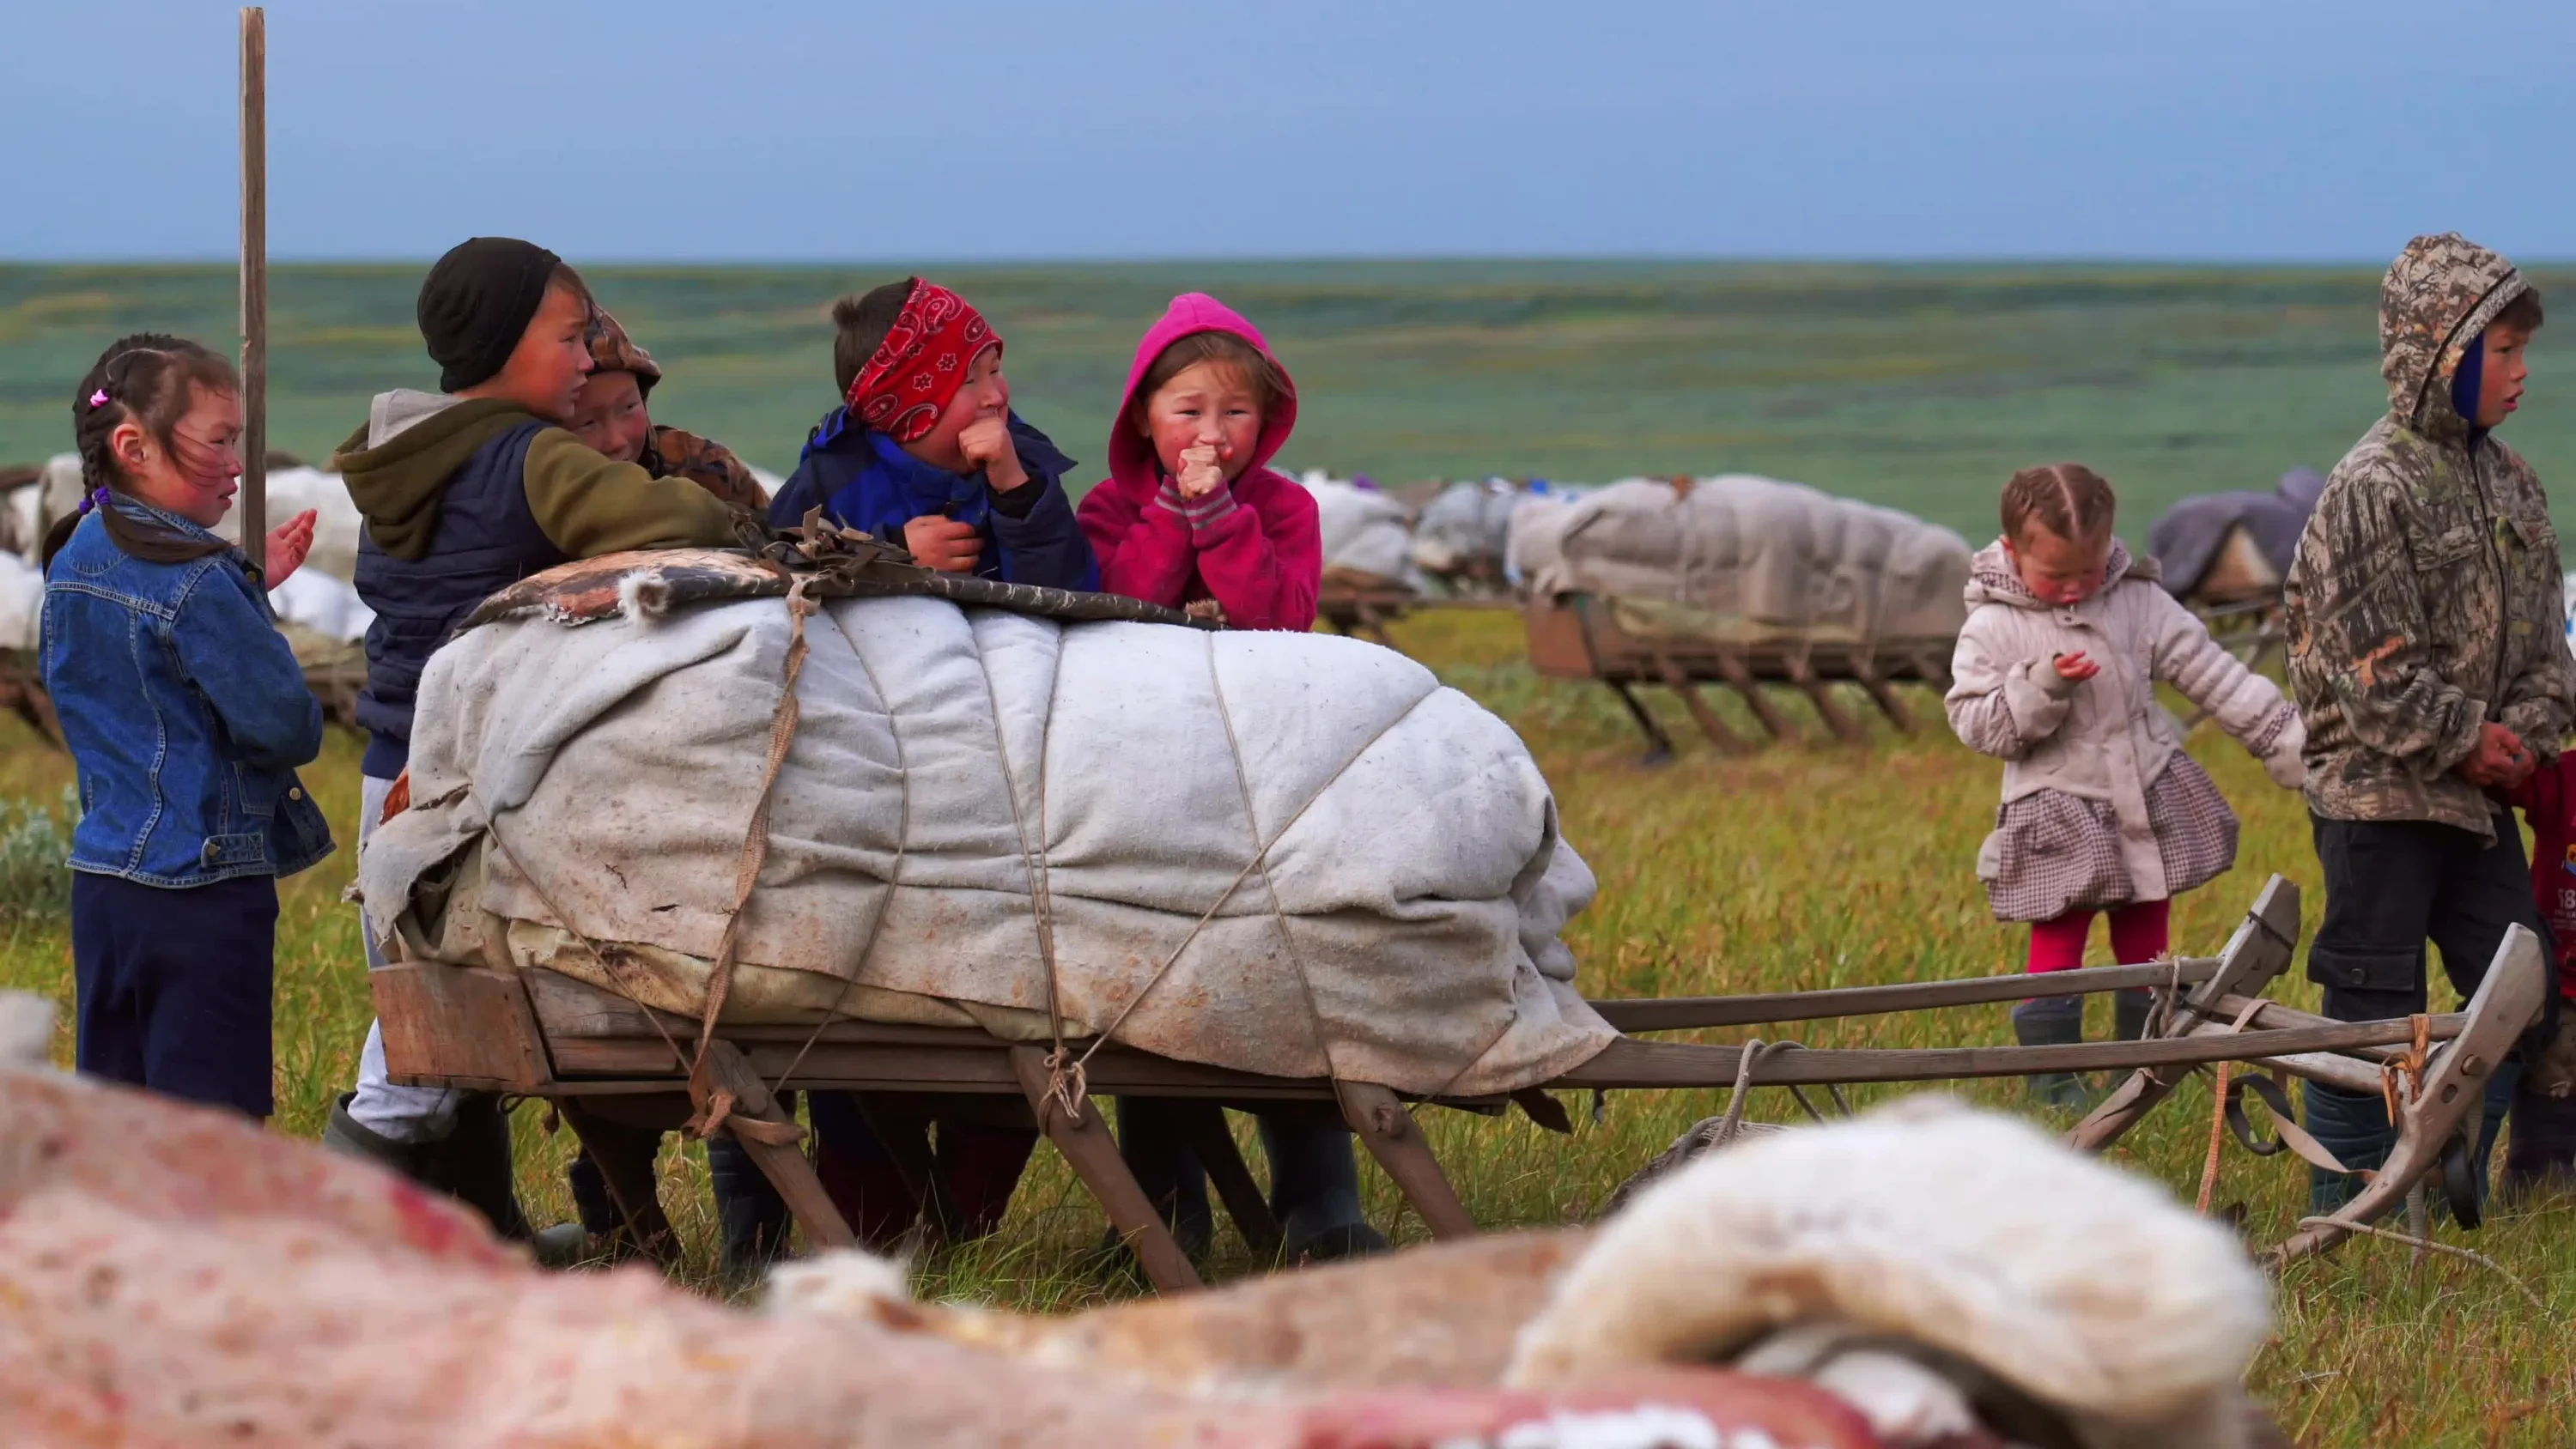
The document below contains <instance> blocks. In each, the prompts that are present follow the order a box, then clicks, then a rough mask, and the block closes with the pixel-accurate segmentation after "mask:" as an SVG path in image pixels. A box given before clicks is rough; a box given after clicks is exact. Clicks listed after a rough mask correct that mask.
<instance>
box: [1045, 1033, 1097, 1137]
mask: <svg viewBox="0 0 2576 1449" xmlns="http://www.w3.org/2000/svg"><path fill="white" fill-rule="evenodd" d="M1046 1068H1047V1084H1046V1096H1045V1099H1044V1100H1045V1102H1046V1104H1047V1105H1048V1106H1050V1107H1054V1108H1056V1109H1057V1110H1059V1111H1061V1112H1063V1113H1064V1120H1066V1121H1067V1122H1079V1121H1081V1120H1082V1106H1083V1103H1084V1101H1085V1100H1086V1099H1088V1098H1089V1097H1090V1096H1091V1081H1090V1077H1089V1076H1088V1074H1087V1073H1085V1072H1084V1070H1083V1066H1082V1059H1081V1058H1080V1057H1077V1056H1075V1055H1074V1054H1073V1049H1072V1048H1071V1047H1068V1046H1065V1045H1064V1044H1063V1043H1061V1042H1059V1043H1057V1045H1056V1048H1055V1050H1053V1051H1051V1052H1048V1053H1047V1056H1046Z"/></svg>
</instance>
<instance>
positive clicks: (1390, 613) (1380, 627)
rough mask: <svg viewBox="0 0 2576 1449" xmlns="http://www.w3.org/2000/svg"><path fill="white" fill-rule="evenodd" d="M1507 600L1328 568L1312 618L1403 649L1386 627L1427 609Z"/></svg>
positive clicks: (1501, 604)
mask: <svg viewBox="0 0 2576 1449" xmlns="http://www.w3.org/2000/svg"><path fill="white" fill-rule="evenodd" d="M1512 607H1514V606H1513V604H1512V602H1511V601H1510V600H1509V599H1502V598H1484V597H1479V596H1473V595H1460V594H1421V593H1415V592H1413V591H1412V590H1410V589H1401V588H1397V587H1396V586H1394V585H1392V584H1389V583H1386V582H1384V581H1382V580H1375V579H1370V578H1367V577H1366V576H1363V575H1350V576H1336V575H1335V574H1334V573H1333V572H1332V571H1330V570H1327V571H1326V572H1325V574H1324V584H1323V588H1322V590H1321V591H1320V592H1318V593H1317V594H1316V595H1315V617H1316V618H1318V619H1320V620H1322V621H1323V624H1324V627H1326V628H1328V629H1330V630H1332V631H1333V632H1334V633H1336V634H1345V635H1349V636H1351V637H1353V638H1364V639H1367V640H1368V641H1370V642H1371V643H1374V644H1383V645H1385V646H1386V647H1387V648H1389V649H1394V650H1397V651H1399V652H1401V651H1402V649H1403V646H1402V645H1400V644H1398V643H1396V642H1395V639H1394V637H1393V636H1391V635H1389V634H1388V633H1387V632H1386V626H1387V625H1389V624H1392V623H1394V622H1395V621H1396V620H1398V619H1402V618H1404V617H1405V616H1407V615H1409V614H1414V613H1417V612H1420V611H1422V610H1426V609H1508V608H1512Z"/></svg>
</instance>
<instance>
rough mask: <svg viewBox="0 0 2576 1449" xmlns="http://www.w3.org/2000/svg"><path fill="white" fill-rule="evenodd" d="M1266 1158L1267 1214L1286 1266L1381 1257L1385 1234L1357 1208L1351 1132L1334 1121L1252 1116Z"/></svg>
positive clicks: (1357, 1182)
mask: <svg viewBox="0 0 2576 1449" xmlns="http://www.w3.org/2000/svg"><path fill="white" fill-rule="evenodd" d="M1253 1123H1254V1125H1255V1126H1257V1127H1258V1128H1259V1129H1260V1131H1261V1150H1262V1151H1263V1152H1265V1153H1267V1154H1269V1157H1270V1215H1271V1216H1272V1217H1274V1218H1277V1219H1278V1220H1279V1236H1280V1239H1281V1244H1282V1249H1283V1251H1284V1253H1285V1255H1286V1257H1287V1259H1288V1261H1289V1262H1291V1263H1328V1262H1331V1261H1333V1260H1334V1259H1336V1258H1356V1257H1360V1256H1362V1255H1364V1254H1369V1253H1383V1252H1385V1251H1386V1250H1387V1247H1388V1244H1387V1241H1386V1235H1385V1234H1383V1233H1381V1232H1379V1231H1378V1230H1377V1229H1375V1228H1373V1227H1370V1226H1369V1222H1368V1218H1367V1216H1366V1215H1365V1214H1363V1213H1362V1212H1361V1210H1360V1164H1359V1154H1358V1148H1357V1144H1356V1143H1355V1142H1354V1140H1353V1137H1352V1133H1351V1130H1350V1129H1349V1128H1348V1127H1343V1126H1340V1125H1338V1124H1335V1123H1329V1122H1320V1121H1314V1120H1311V1119H1308V1118H1304V1117H1299V1116H1294V1115H1286V1114H1271V1113H1255V1114H1254V1116H1253Z"/></svg>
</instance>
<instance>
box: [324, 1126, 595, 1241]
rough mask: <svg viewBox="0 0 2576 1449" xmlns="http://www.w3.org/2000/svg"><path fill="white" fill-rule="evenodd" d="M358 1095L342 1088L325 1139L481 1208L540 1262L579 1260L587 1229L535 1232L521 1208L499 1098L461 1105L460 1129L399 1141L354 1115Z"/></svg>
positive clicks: (568, 1225)
mask: <svg viewBox="0 0 2576 1449" xmlns="http://www.w3.org/2000/svg"><path fill="white" fill-rule="evenodd" d="M356 1095H357V1094H356V1093H354V1092H344V1093H342V1094H341V1095H340V1099H339V1100H338V1101H336V1102H334V1103H332V1105H331V1116H330V1120H329V1121H327V1122H326V1123H324V1124H323V1127H322V1145H323V1146H325V1147H328V1148H331V1149H333V1150H334V1151H338V1152H345V1153H348V1154H349V1155H351V1156H353V1157H362V1158H365V1159H366V1160H368V1161H370V1162H373V1163H375V1164H376V1165H378V1166H380V1167H385V1168H389V1169H391V1170H392V1171H395V1172H398V1173H401V1174H402V1175H403V1176H405V1177H407V1178H410V1179H411V1180H412V1181H413V1182H416V1183H418V1184H420V1185H421V1186H422V1187H424V1188H426V1189H428V1190H429V1191H431V1192H435V1193H440V1194H443V1195H445V1196H448V1197H452V1198H455V1199H457V1200H458V1201H460V1202H462V1203H464V1204H465V1205H466V1206H468V1207H471V1208H473V1209H474V1210H475V1211H476V1212H479V1213H481V1214H482V1215H483V1220H484V1221H485V1222H487V1223H490V1224H491V1225H492V1230H493V1232H495V1233H497V1234H499V1235H500V1236H501V1237H503V1238H507V1239H510V1240H511V1241H514V1242H522V1243H527V1244H529V1245H530V1246H531V1247H532V1248H534V1249H535V1251H536V1255H537V1261H538V1262H540V1263H544V1264H546V1265H548V1266H550V1267H561V1266H563V1265H565V1264H567V1263H572V1262H577V1261H579V1260H580V1257H581V1253H582V1249H583V1247H584V1245H585V1243H586V1241H587V1240H588V1238H589V1234H588V1233H586V1232H584V1231H583V1229H582V1228H581V1226H580V1225H579V1224H578V1223H566V1224H563V1225H561V1226H559V1227H554V1228H549V1229H547V1230H546V1231H545V1232H544V1233H543V1234H538V1233H532V1232H530V1231H529V1229H528V1220H527V1217H526V1216H525V1215H524V1214H522V1213H521V1212H520V1211H519V1199H518V1194H517V1193H516V1192H515V1191H514V1190H513V1188H512V1183H511V1174H510V1123H509V1119H508V1118H506V1117H504V1116H502V1115H501V1109H500V1102H501V1099H500V1098H498V1097H494V1096H489V1095H483V1094H477V1095H475V1096H471V1097H468V1098H467V1099H466V1100H465V1104H464V1105H463V1106H462V1107H460V1108H459V1109H458V1111H457V1114H456V1129H455V1130H454V1131H453V1132H451V1133H450V1134H449V1135H448V1136H447V1137H446V1138H445V1139H444V1140H442V1141H438V1142H396V1141H394V1140H393V1139H392V1138H390V1137H383V1136H379V1135H378V1134H377V1133H375V1132H374V1131H372V1130H370V1129H369V1128H367V1127H366V1126H364V1125H362V1124H361V1123H360V1122H359V1121H358V1120H357V1119H356V1118H354V1117H352V1116H350V1115H349V1103H350V1102H351V1101H352V1100H353V1099H354V1098H355V1097H356ZM496 1148H497V1160H496Z"/></svg>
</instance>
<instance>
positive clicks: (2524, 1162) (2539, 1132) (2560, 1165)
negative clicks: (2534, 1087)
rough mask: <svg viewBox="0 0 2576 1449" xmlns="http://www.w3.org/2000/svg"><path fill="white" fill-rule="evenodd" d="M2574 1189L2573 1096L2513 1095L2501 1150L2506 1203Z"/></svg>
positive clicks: (2575, 1126)
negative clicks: (2508, 1129)
mask: <svg viewBox="0 0 2576 1449" xmlns="http://www.w3.org/2000/svg"><path fill="white" fill-rule="evenodd" d="M2571 1187H2576V1097H2551V1096H2546V1095H2544V1094H2542V1093H2540V1092H2516V1093H2515V1094H2514V1099H2513V1135H2512V1136H2511V1137H2509V1138H2507V1139H2506V1142H2505V1150H2504V1184H2503V1193H2504V1196H2505V1198H2506V1200H2507V1201H2516V1200H2521V1199H2525V1198H2528V1197H2530V1196H2532V1195H2533V1194H2535V1193H2542V1192H2563V1191H2566V1190H2567V1189H2569V1188H2571Z"/></svg>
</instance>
